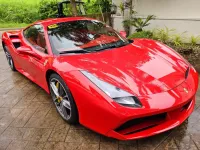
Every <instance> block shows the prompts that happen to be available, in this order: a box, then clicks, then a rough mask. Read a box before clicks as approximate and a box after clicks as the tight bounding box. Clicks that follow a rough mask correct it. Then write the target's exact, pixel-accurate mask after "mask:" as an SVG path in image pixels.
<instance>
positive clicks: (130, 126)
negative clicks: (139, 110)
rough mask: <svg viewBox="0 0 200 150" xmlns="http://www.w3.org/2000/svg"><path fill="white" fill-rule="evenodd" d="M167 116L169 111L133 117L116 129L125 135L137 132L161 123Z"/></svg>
mask: <svg viewBox="0 0 200 150" xmlns="http://www.w3.org/2000/svg"><path fill="white" fill-rule="evenodd" d="M166 116H167V113H162V114H158V115H153V116H148V117H143V118H137V119H133V120H130V121H128V122H126V123H124V124H122V125H121V126H120V127H118V128H117V129H116V130H115V131H116V132H118V133H120V134H123V135H127V134H132V133H136V132H139V131H142V130H146V129H149V128H152V127H154V126H157V125H159V124H161V123H162V122H164V121H165V119H166Z"/></svg>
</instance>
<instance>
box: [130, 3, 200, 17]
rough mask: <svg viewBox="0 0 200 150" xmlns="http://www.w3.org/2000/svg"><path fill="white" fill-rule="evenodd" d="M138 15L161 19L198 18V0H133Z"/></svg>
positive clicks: (199, 5)
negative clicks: (151, 15) (150, 15)
mask: <svg viewBox="0 0 200 150" xmlns="http://www.w3.org/2000/svg"><path fill="white" fill-rule="evenodd" d="M134 3H135V9H136V11H137V12H138V15H142V16H147V15H149V14H153V15H155V16H157V17H158V18H162V19H167V18H169V19H194V18H196V19H200V0H134Z"/></svg>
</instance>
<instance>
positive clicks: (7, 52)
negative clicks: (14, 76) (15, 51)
mask: <svg viewBox="0 0 200 150" xmlns="http://www.w3.org/2000/svg"><path fill="white" fill-rule="evenodd" d="M3 49H4V52H5V55H6V59H7V61H8V65H9V66H10V69H11V70H12V71H16V68H15V64H14V61H13V58H12V56H11V55H10V52H9V50H8V47H7V46H6V45H4V46H3Z"/></svg>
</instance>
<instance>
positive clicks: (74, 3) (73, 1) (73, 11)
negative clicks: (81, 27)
mask: <svg viewBox="0 0 200 150" xmlns="http://www.w3.org/2000/svg"><path fill="white" fill-rule="evenodd" d="M70 2H71V7H72V13H73V15H74V16H77V15H78V11H77V8H76V1H75V0H70Z"/></svg>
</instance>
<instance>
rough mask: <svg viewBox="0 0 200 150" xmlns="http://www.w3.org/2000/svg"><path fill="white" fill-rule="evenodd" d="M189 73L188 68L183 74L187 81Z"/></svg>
mask: <svg viewBox="0 0 200 150" xmlns="http://www.w3.org/2000/svg"><path fill="white" fill-rule="evenodd" d="M189 72H190V67H188V68H187V70H186V72H185V79H187V77H188V75H189Z"/></svg>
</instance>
